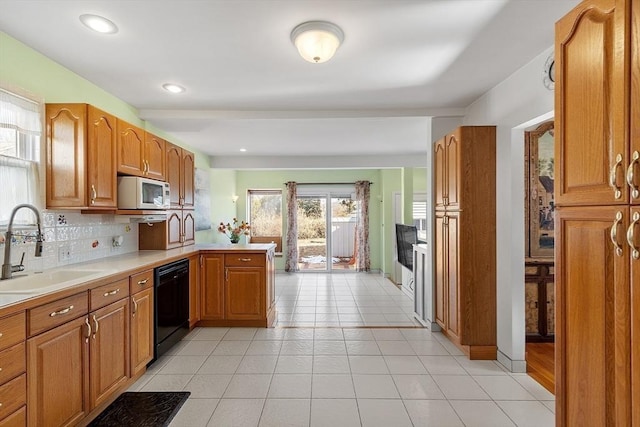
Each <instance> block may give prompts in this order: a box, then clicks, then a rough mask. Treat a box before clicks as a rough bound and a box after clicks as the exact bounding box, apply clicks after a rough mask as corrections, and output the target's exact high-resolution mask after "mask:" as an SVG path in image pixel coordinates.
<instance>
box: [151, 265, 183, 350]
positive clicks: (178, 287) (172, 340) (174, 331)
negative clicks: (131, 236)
mask: <svg viewBox="0 0 640 427" xmlns="http://www.w3.org/2000/svg"><path fill="white" fill-rule="evenodd" d="M154 286H155V320H154V326H155V352H154V360H155V359H157V358H158V357H160V356H162V355H163V354H164V353H166V352H167V350H169V349H170V348H171V347H172V346H173V345H175V344H176V343H177V342H178V341H180V340H181V339H182V338H183V337H184V336H185V335H187V334H188V333H189V261H188V260H186V259H183V260H180V261H176V262H173V263H171V264H167V265H163V266H160V267H157V268H156V269H155V270H154Z"/></svg>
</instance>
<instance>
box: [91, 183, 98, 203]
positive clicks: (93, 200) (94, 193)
mask: <svg viewBox="0 0 640 427" xmlns="http://www.w3.org/2000/svg"><path fill="white" fill-rule="evenodd" d="M96 197H98V193H97V192H96V186H95V185H93V184H91V204H92V205H93V204H94V203H95V202H96Z"/></svg>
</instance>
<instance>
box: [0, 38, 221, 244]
mask: <svg viewBox="0 0 640 427" xmlns="http://www.w3.org/2000/svg"><path fill="white" fill-rule="evenodd" d="M0 85H2V86H3V87H6V88H8V89H14V90H17V91H20V92H23V93H24V92H26V93H29V94H31V95H33V96H34V97H36V98H39V99H41V100H42V101H44V102H48V103H54V102H81V103H87V104H91V105H94V106H96V107H98V108H100V109H102V110H104V111H107V112H109V113H111V114H113V115H114V116H116V117H119V118H121V119H123V120H126V121H127V122H129V123H132V124H134V125H136V126H139V127H141V128H144V129H147V130H148V131H149V132H152V133H154V134H156V135H158V136H160V137H162V138H165V139H166V140H168V141H171V142H172V143H174V144H176V145H179V146H181V147H184V148H186V149H187V150H189V151H192V152H193V153H194V154H195V157H196V159H195V162H196V168H209V158H208V157H207V156H205V155H204V154H202V153H201V152H199V151H198V150H194V149H193V148H192V147H189V146H188V145H186V144H184V143H183V142H182V141H179V140H177V139H176V138H175V137H173V136H171V135H169V134H167V133H166V132H163V131H161V130H159V129H158V128H156V127H155V126H153V125H151V124H150V123H147V122H145V121H144V120H140V118H139V117H138V111H137V110H136V109H135V108H134V107H132V106H131V105H129V104H127V103H126V102H124V101H122V100H121V99H119V98H117V97H115V96H113V95H111V94H110V93H108V92H106V91H105V90H103V89H101V88H100V87H98V86H96V85H95V84H93V83H91V82H90V81H88V80H87V79H85V78H83V77H81V76H79V75H78V74H76V73H74V72H72V71H71V70H69V69H67V68H65V67H63V66H62V65H60V64H58V63H57V62H55V61H52V60H51V59H49V58H47V57H46V56H44V55H42V54H41V53H39V52H37V51H35V50H34V49H32V48H30V47H29V46H27V45H25V44H23V43H21V42H19V41H18V40H16V39H14V38H12V37H10V36H9V35H7V34H6V33H3V32H0ZM212 236H213V233H212V232H211V231H199V232H197V233H196V242H198V243H199V242H202V241H211V239H212Z"/></svg>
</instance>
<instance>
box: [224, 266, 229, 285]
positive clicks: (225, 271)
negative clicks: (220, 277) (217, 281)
mask: <svg viewBox="0 0 640 427" xmlns="http://www.w3.org/2000/svg"><path fill="white" fill-rule="evenodd" d="M224 280H225V281H226V282H228V281H229V269H228V268H225V269H224Z"/></svg>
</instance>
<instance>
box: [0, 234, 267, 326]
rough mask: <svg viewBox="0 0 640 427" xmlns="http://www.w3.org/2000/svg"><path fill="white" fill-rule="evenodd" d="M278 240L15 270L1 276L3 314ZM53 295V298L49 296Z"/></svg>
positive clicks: (257, 249) (258, 249)
mask: <svg viewBox="0 0 640 427" xmlns="http://www.w3.org/2000/svg"><path fill="white" fill-rule="evenodd" d="M273 248H275V244H273V243H268V244H251V243H249V244H216V243H210V244H197V245H191V246H186V247H183V248H177V249H170V250H167V251H138V252H129V253H126V254H122V255H116V256H112V257H107V258H103V259H101V260H93V261H88V262H81V263H77V264H68V265H65V266H61V267H57V268H54V269H51V270H45V271H43V272H41V273H28V274H22V273H14V275H13V278H12V279H8V280H0V316H3V315H4V314H9V311H8V310H7V309H10V308H15V309H20V307H21V306H25V307H26V305H25V304H21V303H23V302H25V303H27V302H28V303H30V304H29V305H33V304H34V303H37V301H34V300H36V299H42V300H43V302H44V301H45V298H44V297H46V296H47V295H50V294H52V293H59V294H60V297H64V296H68V295H72V294H74V293H76V292H81V291H83V290H86V289H89V287H95V286H100V285H102V284H107V283H110V282H112V281H116V280H121V279H123V278H125V277H127V276H129V275H130V274H133V273H136V272H140V271H143V270H147V269H151V268H155V267H158V266H161V265H164V264H168V263H170V262H173V261H177V260H180V259H184V258H188V257H190V256H193V255H197V254H199V253H201V252H204V253H207V252H229V251H242V252H252V253H266V252H267V251H269V250H270V249H273ZM49 299H50V298H49Z"/></svg>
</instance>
